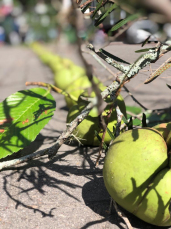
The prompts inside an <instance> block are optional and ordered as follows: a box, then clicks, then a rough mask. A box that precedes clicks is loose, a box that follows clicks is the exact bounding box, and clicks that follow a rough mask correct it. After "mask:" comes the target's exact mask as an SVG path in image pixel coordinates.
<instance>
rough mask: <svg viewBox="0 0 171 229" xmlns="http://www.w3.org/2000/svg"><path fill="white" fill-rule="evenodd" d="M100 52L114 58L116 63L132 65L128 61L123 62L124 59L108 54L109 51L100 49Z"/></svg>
mask: <svg viewBox="0 0 171 229" xmlns="http://www.w3.org/2000/svg"><path fill="white" fill-rule="evenodd" d="M99 51H100V52H102V53H104V54H105V55H106V56H108V57H110V58H112V59H113V60H115V61H118V62H121V63H124V64H130V63H128V62H127V61H125V60H123V59H120V58H119V57H117V56H114V55H113V54H111V53H109V52H107V51H106V50H104V49H100V50H99Z"/></svg>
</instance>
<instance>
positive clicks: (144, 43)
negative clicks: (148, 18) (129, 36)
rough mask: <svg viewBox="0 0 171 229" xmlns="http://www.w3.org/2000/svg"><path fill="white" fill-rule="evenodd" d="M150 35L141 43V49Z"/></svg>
mask: <svg viewBox="0 0 171 229" xmlns="http://www.w3.org/2000/svg"><path fill="white" fill-rule="evenodd" d="M150 37H151V35H149V36H148V37H147V38H146V39H145V40H144V41H143V43H142V45H141V47H143V46H144V45H145V44H146V43H147V42H148V41H149V39H150Z"/></svg>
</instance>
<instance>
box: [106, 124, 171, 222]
mask: <svg viewBox="0 0 171 229" xmlns="http://www.w3.org/2000/svg"><path fill="white" fill-rule="evenodd" d="M103 178H104V183H105V186H106V188H107V190H108V192H109V194H110V195H111V197H112V198H113V199H114V200H115V201H116V202H117V203H118V204H119V205H121V206H122V207H123V208H125V209H126V210H128V211H129V212H131V213H133V214H134V215H136V216H137V217H139V218H140V219H142V220H144V221H146V222H148V223H151V224H153V225H157V226H170V225H171V216H170V212H169V207H170V201H171V170H170V167H169V160H168V154H167V145H166V142H165V141H164V139H163V137H162V136H161V135H160V133H159V132H158V131H156V130H155V129H152V128H151V129H150V128H142V129H134V130H130V131H126V132H124V133H122V134H121V135H120V136H118V137H117V138H116V139H115V140H114V142H113V144H112V145H111V146H110V147H109V150H108V152H107V155H106V158H105V161H104V167H103Z"/></svg>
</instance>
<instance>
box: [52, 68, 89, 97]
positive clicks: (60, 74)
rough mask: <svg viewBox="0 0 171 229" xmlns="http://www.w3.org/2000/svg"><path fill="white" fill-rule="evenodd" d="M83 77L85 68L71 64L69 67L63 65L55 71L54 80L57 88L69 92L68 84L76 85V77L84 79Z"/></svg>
mask: <svg viewBox="0 0 171 229" xmlns="http://www.w3.org/2000/svg"><path fill="white" fill-rule="evenodd" d="M62 66H63V65H62ZM85 78H86V76H85V70H84V69H83V68H81V67H79V66H75V65H72V66H69V67H66V66H65V67H64V66H63V67H62V68H61V69H60V70H59V71H56V73H55V76H54V81H55V85H56V86H57V87H58V88H60V89H62V90H65V91H66V92H68V93H70V91H71V90H70V89H69V88H70V86H71V85H75V87H77V83H76V81H77V80H78V79H82V80H84V79H85Z"/></svg>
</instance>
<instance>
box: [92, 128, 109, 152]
mask: <svg viewBox="0 0 171 229" xmlns="http://www.w3.org/2000/svg"><path fill="white" fill-rule="evenodd" d="M95 135H96V137H97V139H98V140H99V142H100V143H101V142H102V139H101V137H100V136H99V134H98V133H97V131H96V130H95ZM103 149H104V150H107V149H108V147H107V145H106V143H105V142H103Z"/></svg>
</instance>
